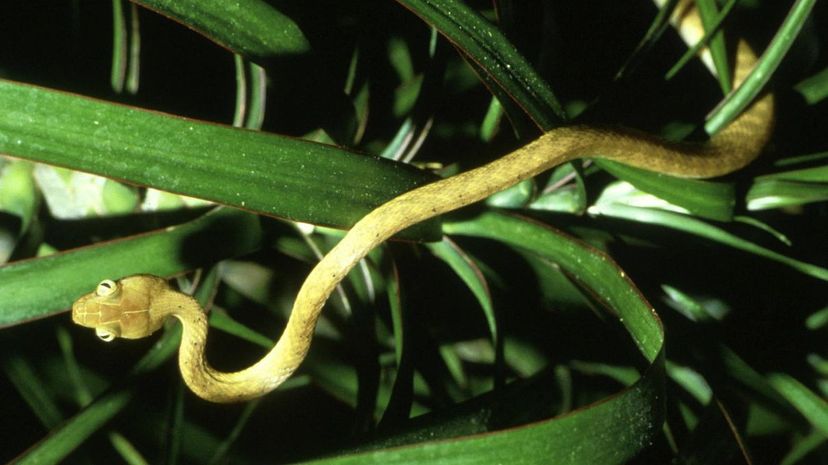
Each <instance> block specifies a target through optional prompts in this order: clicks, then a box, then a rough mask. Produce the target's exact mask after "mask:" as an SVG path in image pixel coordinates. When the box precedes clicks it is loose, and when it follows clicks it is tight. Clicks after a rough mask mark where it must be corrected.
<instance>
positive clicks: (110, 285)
mask: <svg viewBox="0 0 828 465" xmlns="http://www.w3.org/2000/svg"><path fill="white" fill-rule="evenodd" d="M116 292H118V283H116V282H115V281H113V280H111V279H104V280H103V281H101V283H100V284H98V287H97V288H95V294H96V295H97V296H98V297H109V296H111V295H114V294H115V293H116Z"/></svg>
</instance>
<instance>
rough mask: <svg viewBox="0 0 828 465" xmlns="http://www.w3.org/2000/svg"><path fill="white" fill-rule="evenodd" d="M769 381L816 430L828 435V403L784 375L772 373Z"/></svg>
mask: <svg viewBox="0 0 828 465" xmlns="http://www.w3.org/2000/svg"><path fill="white" fill-rule="evenodd" d="M768 381H770V383H771V384H772V385H773V387H775V388H776V390H777V391H779V393H780V394H781V395H782V396H783V397H785V399H786V400H787V401H788V402H790V403H791V405H793V406H794V408H796V409H797V410H798V411H799V413H801V414H802V416H803V417H805V418H806V419H807V420H808V422H809V423H810V424H811V426H813V427H814V428H816V429H818V430H819V431H821V432H822V434H825V435H828V402H826V401H825V399H823V398H820V397H819V396H818V395H816V394H814V392H813V391H811V390H810V389H808V388H807V387H805V385H803V384H802V383H800V382H799V381H797V380H796V379H794V378H793V377H791V376H788V375H786V374H784V373H771V374H770V375H768Z"/></svg>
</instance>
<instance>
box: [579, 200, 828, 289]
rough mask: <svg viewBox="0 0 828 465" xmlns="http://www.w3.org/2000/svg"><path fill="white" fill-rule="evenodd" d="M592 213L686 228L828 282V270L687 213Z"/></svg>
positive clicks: (598, 207)
mask: <svg viewBox="0 0 828 465" xmlns="http://www.w3.org/2000/svg"><path fill="white" fill-rule="evenodd" d="M590 213H592V214H597V215H604V216H609V217H613V218H623V219H626V220H630V221H637V222H641V223H649V224H656V225H660V226H665V227H668V228H672V229H676V230H679V231H684V232H686V233H689V234H692V235H694V236H699V237H703V238H706V239H709V240H712V241H716V242H719V243H721V244H725V245H727V246H730V247H733V248H735V249H739V250H744V251H745V252H748V253H752V254H755V255H758V256H760V257H764V258H767V259H769V260H773V261H775V262H779V263H782V264H783V265H786V266H789V267H791V268H793V269H795V270H797V271H799V272H800V273H804V274H806V275H808V276H813V277H814V278H817V279H821V280H823V281H828V269H825V268H823V267H820V266H817V265H813V264H811V263H806V262H803V261H801V260H797V259H794V258H791V257H788V256H786V255H783V254H781V253H778V252H774V251H773V250H770V249H767V248H765V247H762V246H760V245H757V244H754V243H752V242H750V241H747V240H745V239H742V238H741V237H738V236H736V235H734V234H732V233H730V232H728V231H725V230H724V229H722V228H719V227H716V226H713V225H711V224H708V223H705V222H704V221H701V220H698V219H696V218H693V217H691V216H688V215H684V214H681V213H675V212H669V211H664V210H659V209H654V208H638V207H630V206H627V205H621V204H619V203H615V202H611V203H600V202H599V203H596V204H595V205H594V206H592V207H590Z"/></svg>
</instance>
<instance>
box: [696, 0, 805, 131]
mask: <svg viewBox="0 0 828 465" xmlns="http://www.w3.org/2000/svg"><path fill="white" fill-rule="evenodd" d="M815 3H816V0H797V1H796V3H794V5H793V6H792V7H791V9H790V11H789V12H788V16H787V18H785V21H784V22H783V24H782V27H780V28H779V30H778V31H777V32H776V35H775V36H774V38H773V40H772V41H771V43H770V45H769V46H768V49H767V50H766V51H765V53H763V54H762V57H761V58H760V59H759V62H758V63H757V64H756V67H755V68H754V69H753V70H752V71H751V72H750V74H749V75H748V76H747V78H745V82H743V83H742V85H740V86H739V88H738V89H736V90H735V91H734V92H731V93H730V94H729V95H728V96H727V97H726V98H725V99H724V100H723V101H722V102H721V103H720V104H719V105H718V106H717V107H716V108H715V109H714V110H713V111H712V112H711V113H710V116H709V117H708V118H707V123H706V124H705V125H704V129H705V131H706V132H707V133H708V134H716V133H717V132H719V131H721V130H722V128H724V127H725V126H727V124H728V123H729V122H730V121H732V120H733V118H735V117H736V116H738V115H739V114H740V113H742V111H743V110H744V109H745V108H747V107H748V105H750V104H751V102H753V100H754V99H755V98H756V96H757V95H759V93H760V92H761V91H762V89H764V87H765V84H767V82H768V80H769V79H770V77H771V76H772V75H773V72H774V71H775V70H776V68H778V67H779V64H780V63H781V62H782V59H783V58H784V57H785V56H786V54H787V52H788V49H789V48H790V47H791V46H792V45H793V43H794V40H796V38H797V36H798V35H799V31H800V29H802V26H803V25H804V24H805V18H807V17H808V15H809V14H810V13H811V9H813V7H814V4H815Z"/></svg>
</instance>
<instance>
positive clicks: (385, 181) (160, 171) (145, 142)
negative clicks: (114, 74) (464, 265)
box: [0, 81, 437, 239]
mask: <svg viewBox="0 0 828 465" xmlns="http://www.w3.org/2000/svg"><path fill="white" fill-rule="evenodd" d="M0 106H3V107H4V108H13V109H14V110H10V111H6V112H2V113H0V152H5V153H8V154H10V155H14V156H16V157H19V158H26V159H30V160H35V161H40V162H44V163H49V164H54V165H58V166H63V167H66V168H71V169H75V170H80V171H85V172H89V173H93V174H98V175H101V176H107V177H110V178H114V179H118V180H123V181H127V182H129V183H132V184H139V185H145V186H150V187H155V188H158V189H161V190H165V191H169V192H175V193H179V194H184V195H188V196H191V197H197V198H202V199H206V200H211V201H215V202H219V203H223V204H226V205H231V206H236V207H239V208H243V209H247V210H251V211H254V212H257V213H262V214H265V215H273V216H279V217H285V218H289V219H292V220H296V221H303V222H307V223H315V224H324V225H329V226H334V227H340V228H346V227H350V226H351V225H353V223H355V222H356V221H357V220H359V219H360V218H362V216H364V215H365V214H366V213H368V212H369V211H371V210H372V209H373V208H374V207H376V206H378V205H380V204H382V203H383V202H385V201H387V200H389V199H391V198H392V197H395V196H396V195H398V194H401V193H402V192H405V191H407V190H410V189H411V188H413V187H415V186H417V185H419V184H423V183H425V182H428V181H431V180H433V179H434V178H433V177H432V176H430V175H429V174H428V173H426V172H423V171H419V170H416V169H415V168H413V167H411V166H408V165H404V164H400V163H394V162H391V161H388V160H381V159H378V158H373V157H368V156H364V155H358V154H355V153H352V152H348V151H345V150H343V149H341V148H337V147H333V146H328V145H322V144H317V143H312V142H307V141H302V140H298V139H294V138H290V137H284V136H277V135H275V134H266V133H261V132H254V131H248V130H243V129H235V128H231V127H227V126H222V125H218V124H212V123H204V122H199V121H194V120H190V119H186V118H178V117H173V116H169V115H163V114H159V113H157V112H150V111H146V110H141V109H138V108H134V107H125V106H122V105H115V104H111V103H107V102H104V101H100V100H93V99H89V98H84V97H79V96H75V95H70V94H66V93H63V92H57V91H53V90H48V89H44V88H40V87H34V86H29V85H25V84H20V83H15V82H10V81H0ZM219 180H220V181H219ZM429 225H430V226H429ZM436 226H437V223H436V222H434V221H432V222H430V223H428V224H426V225H419V226H414V227H413V228H412V229H411V230H410V231H409V232H408V237H415V238H418V239H422V238H423V237H424V236H429V235H436V234H437V231H436V230H437V228H436Z"/></svg>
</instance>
